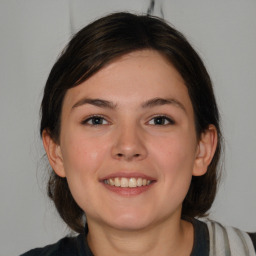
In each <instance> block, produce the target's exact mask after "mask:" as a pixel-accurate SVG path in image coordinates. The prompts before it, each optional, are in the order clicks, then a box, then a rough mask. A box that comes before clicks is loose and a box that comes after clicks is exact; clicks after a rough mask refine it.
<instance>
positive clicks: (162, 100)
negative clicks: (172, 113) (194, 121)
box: [142, 98, 187, 112]
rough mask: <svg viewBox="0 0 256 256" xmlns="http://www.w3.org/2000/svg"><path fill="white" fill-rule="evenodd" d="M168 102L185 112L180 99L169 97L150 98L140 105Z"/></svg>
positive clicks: (146, 106) (153, 105)
mask: <svg viewBox="0 0 256 256" xmlns="http://www.w3.org/2000/svg"><path fill="white" fill-rule="evenodd" d="M169 104H172V105H175V106H177V107H179V108H181V109H182V110H183V111H185V112H187V111H186V108H185V107H184V105H183V104H182V103H181V102H180V101H178V100H176V99H173V98H171V99H169V98H167V99H164V98H154V99H150V100H148V101H146V102H145V103H143V104H142V107H143V108H149V107H156V106H163V105H169Z"/></svg>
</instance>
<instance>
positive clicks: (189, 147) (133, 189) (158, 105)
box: [52, 50, 203, 230]
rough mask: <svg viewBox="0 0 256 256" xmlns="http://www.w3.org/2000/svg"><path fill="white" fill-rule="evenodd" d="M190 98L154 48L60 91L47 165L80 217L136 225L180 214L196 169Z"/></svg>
mask: <svg viewBox="0 0 256 256" xmlns="http://www.w3.org/2000/svg"><path fill="white" fill-rule="evenodd" d="M199 143H200V142H199V141H198V140H197V136H196V132H195V125H194V115H193V108H192V104H191V101H190V98H189V95H188V91H187V88H186V86H185V85H184V81H183V79H182V77H181V76H180V74H179V73H178V72H177V70H176V69H175V68H174V67H173V66H172V65H171V64H170V63H169V62H168V61H167V60H166V59H165V58H164V57H163V56H162V55H161V54H160V53H158V52H156V51H151V50H143V51H137V52H132V53H130V54H127V55H124V56H122V57H120V58H119V59H117V60H115V61H113V62H112V63H110V64H109V65H107V66H106V67H104V68H103V69H101V70H100V71H99V72H97V73H96V74H95V75H93V76H92V77H91V78H89V79H88V80H86V81H85V82H83V83H82V84H80V85H78V86H76V87H74V88H71V89H69V90H68V92H67V93H66V96H65V98H64V102H63V109H62V115H61V134H60V144H59V145H57V144H56V145H55V149H54V150H55V153H56V158H58V160H57V161H55V163H52V167H53V169H54V170H55V171H56V173H57V174H58V175H60V176H62V177H64V176H65V177H67V181H68V184H69V187H70V190H71V193H72V195H73V197H74V199H75V201H76V202H77V204H78V205H79V206H80V207H81V208H82V209H83V210H84V211H85V213H86V216H87V221H88V223H97V224H100V225H108V226H110V227H114V228H117V229H128V230H130V229H133V230H134V229H142V228H145V227H148V226H152V225H156V224H157V223H161V222H164V221H166V220H171V219H172V218H175V216H176V217H178V218H180V214H181V206H182V202H183V200H184V198H185V196H186V193H187V191H188V188H189V185H190V182H191V177H192V175H201V174H203V173H200V172H202V169H200V165H199V164H198V162H199V157H200V146H199Z"/></svg>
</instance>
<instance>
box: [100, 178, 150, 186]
mask: <svg viewBox="0 0 256 256" xmlns="http://www.w3.org/2000/svg"><path fill="white" fill-rule="evenodd" d="M103 182H104V183H105V184H107V185H110V186H114V187H121V188H136V187H142V186H148V185H150V184H151V183H152V181H151V180H148V179H144V178H135V177H132V178H125V177H122V178H119V177H116V178H110V179H105V180H104V181H103Z"/></svg>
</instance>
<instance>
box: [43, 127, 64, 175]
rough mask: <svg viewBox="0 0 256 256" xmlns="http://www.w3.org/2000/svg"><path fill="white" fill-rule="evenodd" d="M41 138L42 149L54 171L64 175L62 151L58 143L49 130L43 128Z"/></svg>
mask: <svg viewBox="0 0 256 256" xmlns="http://www.w3.org/2000/svg"><path fill="white" fill-rule="evenodd" d="M42 140H43V144H44V149H45V152H46V154H47V157H48V161H49V163H50V165H51V167H52V169H53V170H54V172H55V173H56V174H57V175H58V176H60V177H65V176H66V174H65V171H64V166H63V159H62V153H61V149H60V145H59V144H57V143H56V142H55V141H54V140H53V139H52V138H51V136H50V134H49V132H48V131H46V130H44V131H43V134H42Z"/></svg>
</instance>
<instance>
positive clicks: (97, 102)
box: [72, 98, 116, 109]
mask: <svg viewBox="0 0 256 256" xmlns="http://www.w3.org/2000/svg"><path fill="white" fill-rule="evenodd" d="M85 104H91V105H94V106H96V107H100V108H110V109H114V108H115V107H116V105H115V104H114V103H112V102H110V101H107V100H102V99H90V98H83V99H81V100H79V101H78V102H77V103H76V104H74V105H73V107H72V109H74V108H76V107H80V106H82V105H85Z"/></svg>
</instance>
